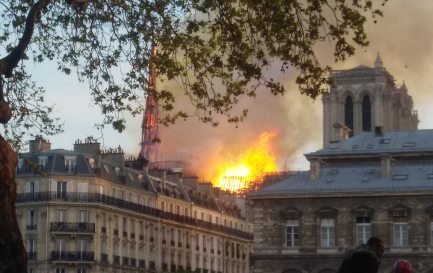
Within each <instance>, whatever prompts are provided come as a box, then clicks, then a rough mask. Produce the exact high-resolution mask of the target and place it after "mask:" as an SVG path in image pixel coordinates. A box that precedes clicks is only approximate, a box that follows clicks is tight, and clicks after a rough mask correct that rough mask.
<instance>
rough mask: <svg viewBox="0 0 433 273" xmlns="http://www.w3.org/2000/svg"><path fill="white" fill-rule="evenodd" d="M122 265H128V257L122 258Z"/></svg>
mask: <svg viewBox="0 0 433 273" xmlns="http://www.w3.org/2000/svg"><path fill="white" fill-rule="evenodd" d="M122 265H123V266H129V258H128V257H123V258H122Z"/></svg>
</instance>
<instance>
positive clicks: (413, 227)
mask: <svg viewBox="0 0 433 273" xmlns="http://www.w3.org/2000/svg"><path fill="white" fill-rule="evenodd" d="M432 200H433V199H432V194H431V193H425V194H423V195H421V196H415V195H410V194H408V195H400V196H395V195H391V194H389V195H387V194H384V195H381V196H364V197H355V196H350V195H346V196H340V197H314V196H309V197H304V198H285V199H276V198H275V199H264V200H261V199H255V200H254V223H255V225H254V249H253V252H254V257H253V261H254V263H253V272H255V273H266V272H269V273H270V272H273V273H275V272H305V273H319V272H321V273H323V272H336V271H337V270H338V268H339V266H340V263H341V261H342V259H343V256H344V253H345V252H346V251H347V250H348V249H351V248H354V247H356V245H357V244H358V242H357V240H356V239H357V234H356V223H357V217H361V216H369V217H371V222H370V225H371V236H377V237H380V238H382V239H383V240H384V241H385V244H386V254H385V257H384V259H383V260H382V263H381V267H380V272H383V273H386V272H390V269H391V267H392V264H393V263H394V262H395V261H396V260H397V259H399V258H407V259H410V261H411V262H412V264H413V265H414V269H415V271H414V272H430V270H431V267H432V266H431V262H430V258H429V257H430V256H431V255H432V254H433V244H432V239H433V238H432V232H433V229H432V224H433V218H432V216H433V215H432V213H431V207H432V205H433V201H432ZM405 211H406V212H407V214H405V213H404V212H405ZM322 218H332V219H334V221H335V222H334V230H335V240H334V241H333V242H334V243H335V245H334V246H331V247H323V246H322V245H321V237H320V236H321V233H320V230H321V219H322ZM294 220H299V234H300V236H299V240H298V241H297V243H296V245H295V246H287V244H286V231H285V228H286V225H289V224H290V223H293V221H294ZM398 223H405V224H407V227H408V244H407V245H404V246H397V245H395V243H394V242H393V236H397V235H396V234H394V231H393V227H394V224H398ZM368 237H369V236H368Z"/></svg>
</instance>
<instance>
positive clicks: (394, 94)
mask: <svg viewBox="0 0 433 273" xmlns="http://www.w3.org/2000/svg"><path fill="white" fill-rule="evenodd" d="M331 77H332V78H333V80H334V85H333V86H332V87H331V88H330V92H329V94H327V95H324V96H323V99H322V102H323V145H324V147H327V146H328V145H329V144H330V143H332V142H335V141H340V140H342V139H343V138H345V137H351V136H354V135H357V134H359V133H361V132H368V131H372V130H374V128H375V127H380V128H381V129H382V130H385V131H400V130H416V129H417V128H418V123H419V120H418V114H417V112H416V111H414V110H413V101H412V97H411V96H410V95H409V94H408V90H407V88H406V85H405V84H404V82H403V84H402V85H401V86H396V84H395V82H394V78H393V76H392V75H391V74H389V73H388V71H387V70H386V69H385V68H384V67H383V62H382V60H381V58H380V56H379V54H378V55H377V58H376V60H375V62H374V67H368V66H364V65H361V66H358V67H355V68H352V69H348V70H335V71H333V72H332V74H331ZM343 131H345V132H346V133H342V132H343Z"/></svg>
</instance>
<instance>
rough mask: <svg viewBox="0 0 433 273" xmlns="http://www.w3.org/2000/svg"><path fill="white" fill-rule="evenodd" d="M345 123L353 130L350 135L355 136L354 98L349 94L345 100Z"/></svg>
mask: <svg viewBox="0 0 433 273" xmlns="http://www.w3.org/2000/svg"><path fill="white" fill-rule="evenodd" d="M344 125H346V126H347V128H349V129H350V130H351V132H350V136H353V100H352V97H351V96H347V98H346V101H345V102H344Z"/></svg>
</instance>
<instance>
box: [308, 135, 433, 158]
mask: <svg viewBox="0 0 433 273" xmlns="http://www.w3.org/2000/svg"><path fill="white" fill-rule="evenodd" d="M413 152H423V153H432V152H433V130H431V129H430V130H413V131H394V132H384V134H383V136H375V134H374V133H373V132H365V133H360V134H358V135H356V136H354V137H352V138H349V139H348V140H346V141H343V142H339V143H333V144H330V145H329V146H328V147H327V148H324V149H321V150H318V151H316V152H313V153H309V154H306V156H307V157H314V156H324V155H347V154H383V153H390V154H393V153H396V154H403V153H413Z"/></svg>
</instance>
